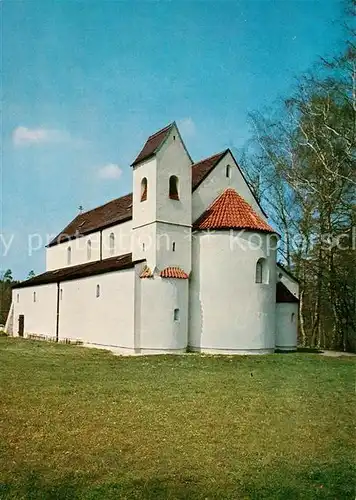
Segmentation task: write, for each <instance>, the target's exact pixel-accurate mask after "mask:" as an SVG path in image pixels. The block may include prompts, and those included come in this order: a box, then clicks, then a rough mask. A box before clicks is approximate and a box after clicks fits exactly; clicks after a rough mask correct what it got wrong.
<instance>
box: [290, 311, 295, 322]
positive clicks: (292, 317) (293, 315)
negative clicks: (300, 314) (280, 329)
mask: <svg viewBox="0 0 356 500" xmlns="http://www.w3.org/2000/svg"><path fill="white" fill-rule="evenodd" d="M290 320H291V322H292V323H294V321H295V313H292V314H291V317H290Z"/></svg>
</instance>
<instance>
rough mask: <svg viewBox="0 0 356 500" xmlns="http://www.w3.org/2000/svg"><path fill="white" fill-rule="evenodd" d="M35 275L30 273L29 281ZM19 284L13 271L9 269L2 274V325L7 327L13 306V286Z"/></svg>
mask: <svg viewBox="0 0 356 500" xmlns="http://www.w3.org/2000/svg"><path fill="white" fill-rule="evenodd" d="M33 276H35V273H34V272H33V271H30V272H29V273H28V276H27V279H29V278H33ZM16 283H18V281H16V280H14V279H13V276H12V271H11V269H7V270H6V271H5V272H4V273H1V274H0V325H5V323H6V320H7V315H8V313H9V310H10V306H11V299H12V286H13V285H15V284H16Z"/></svg>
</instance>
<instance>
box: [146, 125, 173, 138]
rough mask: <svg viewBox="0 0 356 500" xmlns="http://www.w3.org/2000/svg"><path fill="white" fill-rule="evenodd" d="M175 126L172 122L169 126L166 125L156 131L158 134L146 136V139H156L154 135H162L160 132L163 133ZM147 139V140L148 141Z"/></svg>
mask: <svg viewBox="0 0 356 500" xmlns="http://www.w3.org/2000/svg"><path fill="white" fill-rule="evenodd" d="M174 124H175V122H172V123H170V124H169V125H166V126H165V127H163V128H161V130H158V132H155V133H154V134H152V135H149V136H148V139H152V138H153V137H156V135H158V134H162V132H165V131H166V130H168V129H170V128H171V127H173V125H174ZM148 139H147V140H148Z"/></svg>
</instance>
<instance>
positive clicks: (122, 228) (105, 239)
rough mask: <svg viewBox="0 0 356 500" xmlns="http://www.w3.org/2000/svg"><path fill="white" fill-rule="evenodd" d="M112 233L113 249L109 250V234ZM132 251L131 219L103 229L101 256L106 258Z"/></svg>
mask: <svg viewBox="0 0 356 500" xmlns="http://www.w3.org/2000/svg"><path fill="white" fill-rule="evenodd" d="M111 234H114V237H115V247H114V251H113V252H111V250H110V235H111ZM131 251H132V220H129V221H127V222H123V223H122V224H117V225H116V226H112V227H109V228H107V229H103V231H102V258H103V259H107V258H110V257H115V256H118V255H124V254H126V253H130V252H131Z"/></svg>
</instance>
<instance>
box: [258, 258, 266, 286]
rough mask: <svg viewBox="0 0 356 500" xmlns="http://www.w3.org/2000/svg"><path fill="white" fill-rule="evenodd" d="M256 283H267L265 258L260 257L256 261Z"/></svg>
mask: <svg viewBox="0 0 356 500" xmlns="http://www.w3.org/2000/svg"><path fill="white" fill-rule="evenodd" d="M256 283H268V269H267V264H266V259H263V258H261V259H258V261H257V262H256Z"/></svg>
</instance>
